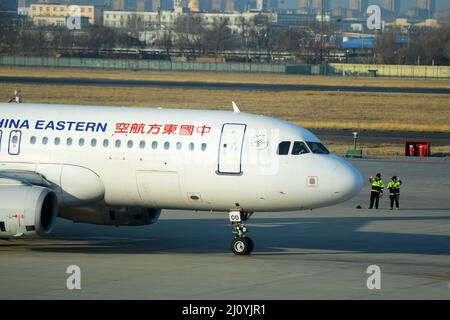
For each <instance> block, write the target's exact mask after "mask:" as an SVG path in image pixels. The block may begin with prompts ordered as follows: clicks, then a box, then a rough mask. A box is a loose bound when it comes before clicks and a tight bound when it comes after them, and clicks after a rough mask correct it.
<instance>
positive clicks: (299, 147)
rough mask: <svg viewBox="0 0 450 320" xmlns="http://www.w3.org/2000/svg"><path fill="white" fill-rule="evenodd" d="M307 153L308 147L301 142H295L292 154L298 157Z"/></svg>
mask: <svg viewBox="0 0 450 320" xmlns="http://www.w3.org/2000/svg"><path fill="white" fill-rule="evenodd" d="M304 153H309V150H308V147H307V146H306V145H305V144H304V143H303V142H302V141H295V142H294V145H293V146H292V154H293V155H299V154H304Z"/></svg>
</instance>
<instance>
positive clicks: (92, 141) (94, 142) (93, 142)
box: [91, 139, 97, 147]
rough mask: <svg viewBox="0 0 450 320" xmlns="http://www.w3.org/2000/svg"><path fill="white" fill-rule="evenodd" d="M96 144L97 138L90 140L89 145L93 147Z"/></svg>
mask: <svg viewBox="0 0 450 320" xmlns="http://www.w3.org/2000/svg"><path fill="white" fill-rule="evenodd" d="M96 145H97V139H92V140H91V147H95V146H96Z"/></svg>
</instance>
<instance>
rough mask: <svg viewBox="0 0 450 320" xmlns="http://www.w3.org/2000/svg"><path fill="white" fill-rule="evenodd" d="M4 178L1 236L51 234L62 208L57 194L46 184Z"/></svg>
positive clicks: (0, 192)
mask: <svg viewBox="0 0 450 320" xmlns="http://www.w3.org/2000/svg"><path fill="white" fill-rule="evenodd" d="M3 182H4V184H2V185H1V186H0V238H12V237H18V236H22V235H33V234H38V235H46V234H49V233H50V232H51V231H52V229H53V225H54V223H55V220H56V215H57V211H58V205H57V198H56V194H55V193H54V192H53V191H52V190H51V189H48V188H45V187H39V186H32V185H26V184H22V183H17V181H13V180H11V181H10V182H11V183H10V184H8V183H7V181H3ZM5 182H6V183H5Z"/></svg>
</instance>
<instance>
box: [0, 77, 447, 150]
mask: <svg viewBox="0 0 450 320" xmlns="http://www.w3.org/2000/svg"><path fill="white" fill-rule="evenodd" d="M16 88H20V90H21V91H22V97H23V99H24V101H25V102H33V103H61V104H91V105H113V106H136V107H161V106H163V107H165V108H198V109H221V110H231V100H235V101H236V102H237V103H238V105H239V107H240V108H241V110H242V111H245V112H251V113H257V114H266V115H271V116H276V117H281V118H284V119H286V120H289V121H293V122H296V123H298V124H300V125H302V126H305V127H307V128H311V129H317V128H323V129H357V130H400V131H401V130H405V131H406V130H410V131H438V132H439V131H440V132H449V131H450V123H449V119H450V103H449V102H450V100H449V97H448V96H446V95H415V94H380V93H340V92H315V91H314V92H313V91H311V92H309V91H304V92H303V91H299V92H255V91H228V90H185V89H163V88H142V87H137V88H133V87H130V88H127V87H96V86H60V85H58V86H52V85H34V84H33V85H24V84H2V85H1V86H0V101H7V100H8V99H9V98H10V97H11V95H12V93H13V92H14V89H16ZM325 143H326V144H327V147H328V148H329V149H330V150H331V151H333V152H334V153H337V154H345V153H346V152H347V150H349V149H351V148H352V141H349V142H348V143H343V142H335V141H325ZM361 147H362V149H363V150H364V154H366V155H380V156H392V155H403V153H404V146H403V145H401V144H364V145H362V146H361ZM432 151H433V153H445V154H450V142H449V145H448V146H433V147H432Z"/></svg>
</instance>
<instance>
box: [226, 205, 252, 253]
mask: <svg viewBox="0 0 450 320" xmlns="http://www.w3.org/2000/svg"><path fill="white" fill-rule="evenodd" d="M252 214H253V212H245V211H231V212H230V222H231V224H232V226H233V233H234V239H233V241H232V242H231V251H233V253H234V254H236V255H241V256H245V255H249V254H250V253H252V251H253V248H254V245H253V241H252V239H250V238H249V237H247V236H245V233H246V232H247V231H248V230H247V228H246V226H245V223H246V222H247V220H248V219H250V217H251V215H252Z"/></svg>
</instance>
